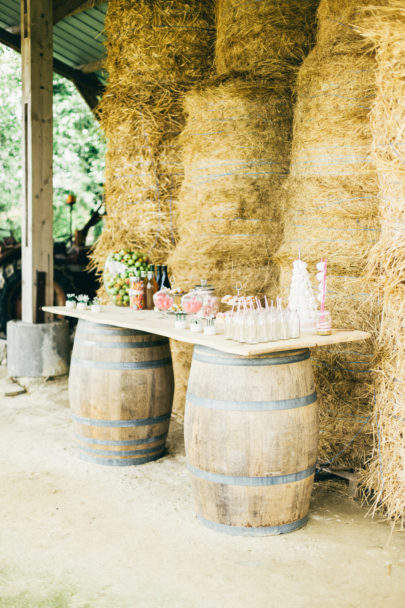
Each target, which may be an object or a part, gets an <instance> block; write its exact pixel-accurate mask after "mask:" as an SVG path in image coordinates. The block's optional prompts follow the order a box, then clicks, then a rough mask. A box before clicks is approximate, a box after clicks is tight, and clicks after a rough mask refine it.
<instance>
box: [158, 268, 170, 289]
mask: <svg viewBox="0 0 405 608" xmlns="http://www.w3.org/2000/svg"><path fill="white" fill-rule="evenodd" d="M159 287H160V289H162V287H167V289H170V281H169V277H168V274H167V266H166V265H165V266H162V276H161V279H160V283H159Z"/></svg>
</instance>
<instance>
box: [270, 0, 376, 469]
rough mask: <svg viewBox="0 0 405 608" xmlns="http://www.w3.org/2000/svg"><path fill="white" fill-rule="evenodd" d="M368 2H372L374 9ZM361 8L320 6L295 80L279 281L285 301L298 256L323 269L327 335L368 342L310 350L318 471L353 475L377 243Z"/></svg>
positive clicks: (363, 407) (368, 69)
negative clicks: (323, 264) (326, 466)
mask: <svg viewBox="0 0 405 608" xmlns="http://www.w3.org/2000/svg"><path fill="white" fill-rule="evenodd" d="M372 3H374V0H373V2H372ZM367 4H369V2H368V0H363V1H362V2H360V3H359V2H358V1H357V0H321V3H320V6H319V10H318V36H317V44H316V46H315V47H314V49H313V50H312V52H311V53H310V55H309V56H308V57H307V58H306V60H305V61H304V63H303V65H302V67H301V69H300V71H299V76H298V81H297V103H296V107H295V114H294V134H293V148H292V159H291V168H290V176H289V179H288V181H287V184H286V189H287V192H288V209H287V212H286V219H285V234H284V242H283V245H282V247H281V249H280V251H279V256H278V257H279V263H280V272H281V277H280V282H281V287H282V289H283V291H284V294H285V295H287V294H288V289H289V282H290V277H291V267H292V266H291V265H292V262H293V260H294V259H296V258H297V257H298V251H299V249H300V252H301V257H302V259H304V260H305V261H306V262H308V264H309V270H310V271H311V272H312V273H313V274H315V273H316V267H315V264H316V262H317V261H319V260H320V258H321V257H327V260H328V277H329V278H328V297H327V306H328V308H330V309H331V311H332V317H333V324H334V326H335V327H339V326H340V327H346V328H353V329H354V328H357V329H363V330H366V331H370V332H371V333H372V334H373V336H374V339H373V340H369V341H367V342H363V343H358V344H355V345H342V346H336V347H333V348H332V347H331V348H329V349H319V351H318V352H317V351H314V357H313V358H314V363H315V376H316V383H317V388H318V393H319V396H320V401H321V421H320V422H321V435H320V459H321V462H324V463H325V462H333V464H334V465H340V466H342V465H343V466H349V467H360V466H362V465H364V463H365V461H366V459H367V457H368V456H369V453H370V451H371V443H372V441H371V439H370V434H371V424H370V415H371V411H372V403H373V374H372V373H371V369H372V368H373V366H374V362H375V337H376V335H377V332H378V324H379V316H380V315H379V313H380V309H381V303H380V300H379V297H378V294H377V293H376V292H375V290H374V289H373V287H372V285H371V284H370V282H369V281H365V278H364V272H365V265H366V261H367V257H368V255H369V253H370V250H371V248H372V247H373V245H374V244H375V242H376V240H378V238H379V230H380V229H379V220H378V185H377V180H376V173H375V168H374V165H373V162H372V159H371V158H370V150H371V139H372V134H371V128H370V123H369V119H368V114H369V111H370V108H371V105H372V102H373V99H374V97H375V58H374V56H373V52H372V45H371V44H370V43H367V42H366V41H365V40H364V39H363V38H362V37H361V36H360V35H359V34H358V33H357V32H356V31H355V30H354V28H353V24H355V23H356V20H357V19H358V8H359V6H360V5H363V6H364V5H367Z"/></svg>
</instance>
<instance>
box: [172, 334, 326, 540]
mask: <svg viewBox="0 0 405 608" xmlns="http://www.w3.org/2000/svg"><path fill="white" fill-rule="evenodd" d="M184 427H185V428H184V431H185V442H186V455H187V464H188V468H189V470H190V473H191V478H192V485H193V493H194V496H195V500H196V504H197V516H198V518H199V519H201V521H202V522H203V523H205V524H206V525H208V526H209V527H211V528H213V529H215V530H219V531H223V532H227V533H230V534H240V535H246V536H260V535H268V534H283V533H285V532H291V531H293V530H296V529H298V528H300V527H301V526H303V525H304V524H305V523H306V520H307V513H308V508H309V501H310V497H311V490H312V484H313V478H314V472H315V464H316V458H317V447H318V408H317V399H316V391H315V386H314V380H313V374H312V367H311V362H310V359H309V350H308V349H301V350H295V351H289V352H281V353H272V354H270V355H263V356H260V357H255V358H246V357H238V356H236V355H230V354H227V353H222V352H219V351H216V350H213V349H209V348H206V347H203V346H196V347H195V348H194V355H193V361H192V365H191V371H190V379H189V385H188V391H187V402H186V412H185V425H184Z"/></svg>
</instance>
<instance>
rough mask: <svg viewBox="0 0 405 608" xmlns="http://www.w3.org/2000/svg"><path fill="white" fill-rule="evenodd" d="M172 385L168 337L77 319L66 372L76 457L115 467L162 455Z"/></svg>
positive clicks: (170, 405)
mask: <svg viewBox="0 0 405 608" xmlns="http://www.w3.org/2000/svg"><path fill="white" fill-rule="evenodd" d="M173 385H174V382H173V369H172V362H171V356H170V347H169V341H168V339H167V338H163V337H161V336H156V335H153V334H149V333H145V332H142V331H136V330H133V329H121V328H118V327H112V326H109V325H102V324H100V323H90V322H87V321H83V320H80V321H79V323H78V326H77V330H76V336H75V342H74V347H73V353H72V360H71V366H70V375H69V399H70V406H71V410H72V417H73V423H74V429H75V434H76V438H77V441H78V447H79V455H80V457H81V458H82V459H84V460H88V461H91V462H96V463H99V464H106V465H115V466H124V465H136V464H143V463H145V462H149V461H151V460H156V459H157V458H160V457H161V456H162V455H163V454H164V451H165V441H166V437H167V433H168V430H169V422H170V415H171V410H172V401H173Z"/></svg>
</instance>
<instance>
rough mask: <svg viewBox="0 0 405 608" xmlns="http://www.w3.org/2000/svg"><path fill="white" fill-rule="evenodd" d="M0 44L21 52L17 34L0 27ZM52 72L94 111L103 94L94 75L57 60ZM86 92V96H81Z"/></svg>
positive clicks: (101, 85)
mask: <svg viewBox="0 0 405 608" xmlns="http://www.w3.org/2000/svg"><path fill="white" fill-rule="evenodd" d="M0 42H2V43H3V44H5V45H7V46H8V47H10V48H12V49H14V50H15V51H17V52H20V50H21V38H20V36H19V35H18V34H10V32H8V31H7V30H5V29H3V28H1V27H0ZM53 71H54V72H56V73H57V74H60V75H61V76H64V77H65V78H67V79H68V80H71V81H72V82H73V83H74V84H75V85H76V87H77V89H78V90H79V92H80V93H81V94H82V96H83V97H84V99H85V101H86V103H88V105H89V107H90V109H91V110H94V108H95V106H96V105H97V102H98V99H97V98H98V96H99V95H101V94H102V93H103V90H104V85H103V84H102V83H101V82H100V81H99V79H98V78H97V76H95V75H94V74H85V73H84V72H82V71H81V70H76V69H75V68H71V67H70V66H68V65H66V64H65V63H63V62H62V61H59V59H54V60H53ZM83 91H86V94H83Z"/></svg>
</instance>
